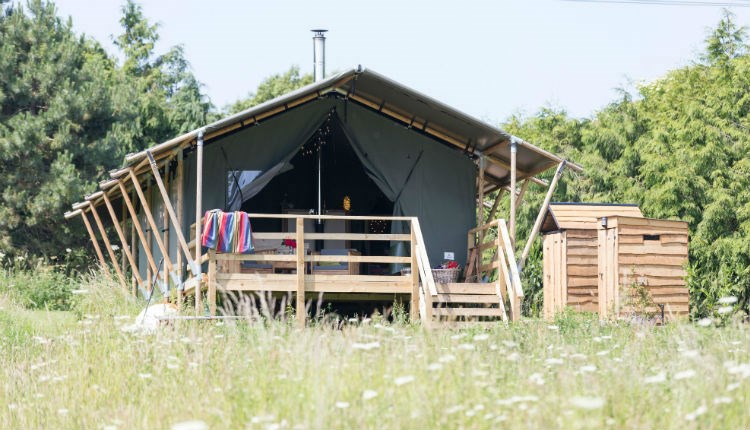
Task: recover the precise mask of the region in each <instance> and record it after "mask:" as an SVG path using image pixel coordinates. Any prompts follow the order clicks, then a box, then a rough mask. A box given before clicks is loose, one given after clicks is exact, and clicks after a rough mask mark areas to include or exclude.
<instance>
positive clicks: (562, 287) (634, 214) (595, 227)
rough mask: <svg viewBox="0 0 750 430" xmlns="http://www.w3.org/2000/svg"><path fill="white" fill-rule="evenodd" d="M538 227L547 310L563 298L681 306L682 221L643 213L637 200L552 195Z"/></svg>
mask: <svg viewBox="0 0 750 430" xmlns="http://www.w3.org/2000/svg"><path fill="white" fill-rule="evenodd" d="M542 233H543V234H544V245H543V246H544V248H543V252H544V264H543V283H544V315H545V317H547V318H549V317H551V316H553V315H554V314H555V313H556V312H559V311H561V310H562V309H563V308H565V307H566V306H568V307H572V308H573V309H575V310H579V311H588V312H598V313H599V314H600V317H602V318H607V317H610V316H615V317H617V316H621V315H625V314H629V313H633V312H638V311H644V312H647V313H652V314H656V315H659V316H660V315H661V314H662V312H663V314H664V316H665V317H670V316H674V315H682V314H687V312H688V289H687V287H686V283H685V276H686V271H685V265H686V264H687V257H688V228H687V223H686V222H684V221H672V220H659V219H650V218H644V216H643V214H642V213H641V211H640V209H639V208H638V207H637V206H636V205H628V204H593V203H552V204H550V206H549V210H548V211H547V215H546V217H545V220H544V223H543V224H542Z"/></svg>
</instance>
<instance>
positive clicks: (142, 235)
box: [117, 180, 158, 293]
mask: <svg viewBox="0 0 750 430" xmlns="http://www.w3.org/2000/svg"><path fill="white" fill-rule="evenodd" d="M117 185H118V186H119V187H120V193H121V194H122V201H123V202H125V205H126V206H127V207H128V212H129V213H130V219H132V220H133V225H134V226H135V231H136V232H137V233H138V238H139V239H140V240H141V246H142V247H143V252H144V253H145V254H146V260H147V261H148V267H149V268H151V270H152V271H153V272H154V273H158V269H157V267H156V262H155V261H154V256H153V255H152V254H151V249H150V248H149V247H148V241H147V240H146V234H145V233H143V228H142V227H141V223H140V222H139V221H138V214H137V213H135V208H133V202H131V201H130V197H129V196H128V190H126V189H125V185H124V184H123V183H122V181H119V180H118V181H117ZM146 285H147V286H148V291H149V293H150V292H151V288H152V285H151V279H150V278H149V279H147V280H146Z"/></svg>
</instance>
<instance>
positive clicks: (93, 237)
mask: <svg viewBox="0 0 750 430" xmlns="http://www.w3.org/2000/svg"><path fill="white" fill-rule="evenodd" d="M81 218H83V224H84V225H85V226H86V231H88V232H89V237H90V238H91V243H92V244H93V245H94V251H96V257H97V258H98V259H99V265H101V266H102V270H104V273H106V274H107V276H112V274H111V273H110V272H109V268H108V267H107V263H106V262H105V261H104V254H102V249H101V248H99V242H98V241H97V240H96V235H95V234H94V230H93V229H92V228H91V223H89V218H88V217H87V216H86V211H84V210H81Z"/></svg>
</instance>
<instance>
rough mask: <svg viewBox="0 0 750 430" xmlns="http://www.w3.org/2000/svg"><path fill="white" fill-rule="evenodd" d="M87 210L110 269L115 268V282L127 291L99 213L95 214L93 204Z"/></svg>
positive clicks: (126, 285)
mask: <svg viewBox="0 0 750 430" xmlns="http://www.w3.org/2000/svg"><path fill="white" fill-rule="evenodd" d="M89 208H91V215H92V216H93V217H94V222H96V226H97V227H98V228H99V234H101V235H102V241H103V242H104V246H105V247H107V254H109V259H110V260H112V267H114V268H115V273H116V274H117V280H118V281H120V286H121V287H122V289H123V290H127V289H128V284H127V283H126V282H125V276H123V274H122V271H121V270H120V265H119V264H117V257H116V256H115V251H114V250H113V249H112V244H111V243H110V242H109V238H108V237H107V230H105V229H104V224H102V219H101V218H99V213H97V212H96V208H95V207H94V204H93V203H91V202H89Z"/></svg>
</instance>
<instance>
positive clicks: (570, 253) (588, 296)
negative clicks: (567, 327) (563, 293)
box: [564, 230, 599, 312]
mask: <svg viewBox="0 0 750 430" xmlns="http://www.w3.org/2000/svg"><path fill="white" fill-rule="evenodd" d="M564 233H566V235H567V241H566V242H567V261H566V267H567V275H568V276H567V283H568V293H567V305H568V306H571V307H573V309H575V310H577V311H587V312H596V311H598V310H599V299H598V292H597V285H598V270H597V259H598V239H597V232H596V230H567V231H565V232H564Z"/></svg>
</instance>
